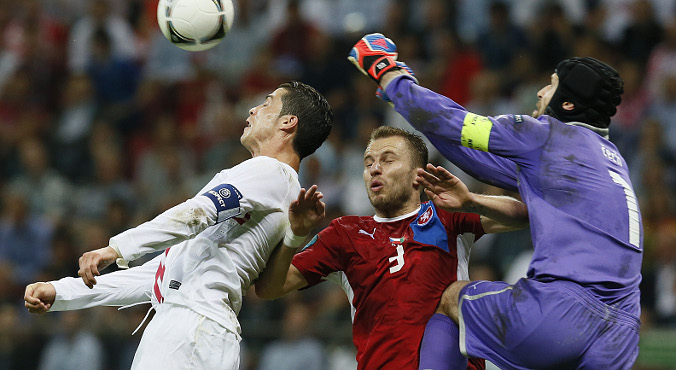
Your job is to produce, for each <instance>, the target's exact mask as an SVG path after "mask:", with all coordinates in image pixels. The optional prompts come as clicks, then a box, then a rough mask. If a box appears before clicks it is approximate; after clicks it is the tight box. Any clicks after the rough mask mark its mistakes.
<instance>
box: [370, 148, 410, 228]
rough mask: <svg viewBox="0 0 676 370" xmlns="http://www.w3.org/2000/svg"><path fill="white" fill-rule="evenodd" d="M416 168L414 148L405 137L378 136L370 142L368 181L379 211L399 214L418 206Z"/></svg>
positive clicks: (374, 204)
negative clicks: (412, 148)
mask: <svg viewBox="0 0 676 370" xmlns="http://www.w3.org/2000/svg"><path fill="white" fill-rule="evenodd" d="M416 170H417V168H416V166H414V165H413V160H412V153H411V149H410V147H409V145H408V143H407V142H406V139H404V138H403V137H400V136H392V137H386V138H381V139H376V140H374V141H372V142H371V144H369V146H368V147H367V148H366V151H365V152H364V184H365V185H366V193H367V194H368V197H369V200H370V201H371V204H372V205H373V207H374V208H375V209H376V214H378V215H379V216H382V217H395V216H399V215H402V214H405V213H408V212H410V211H413V210H414V209H415V207H417V206H418V204H419V203H420V193H419V191H418V186H417V184H416V182H415V175H416ZM412 207H413V208H412ZM411 208H412V209H411Z"/></svg>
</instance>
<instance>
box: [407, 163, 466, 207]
mask: <svg viewBox="0 0 676 370" xmlns="http://www.w3.org/2000/svg"><path fill="white" fill-rule="evenodd" d="M416 181H417V182H418V184H420V185H422V186H423V187H424V188H425V194H427V196H428V197H429V198H430V200H431V201H432V202H434V204H436V205H437V206H439V207H441V208H442V209H445V210H447V211H450V212H459V211H467V210H468V208H469V207H470V206H471V204H472V193H471V192H470V191H469V189H468V188H467V185H465V183H463V182H462V181H460V179H458V178H457V177H455V176H453V175H452V174H451V173H450V172H448V170H446V169H445V168H443V167H441V166H439V167H435V166H433V165H432V164H427V167H426V170H423V169H422V168H419V169H418V176H417V177H416Z"/></svg>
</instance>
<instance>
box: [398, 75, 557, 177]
mask: <svg viewBox="0 0 676 370" xmlns="http://www.w3.org/2000/svg"><path fill="white" fill-rule="evenodd" d="M387 95H388V96H389V97H391V98H392V101H393V102H394V104H395V109H396V111H397V112H399V113H400V114H401V115H402V116H403V117H404V118H405V119H406V120H407V121H408V122H409V123H410V124H411V125H412V126H413V127H415V128H416V129H417V130H419V131H420V132H422V133H423V134H424V135H425V136H427V137H428V138H429V139H430V141H431V142H432V143H433V144H434V145H435V147H436V148H437V149H439V151H440V152H441V153H442V154H444V156H447V158H448V159H450V160H452V161H453V162H454V164H456V165H457V166H458V167H460V168H461V169H462V170H463V171H465V172H467V173H469V174H470V175H472V176H474V177H477V178H479V179H482V181H485V182H488V183H491V184H503V185H504V184H506V185H508V186H509V187H510V188H511V189H514V188H515V187H516V165H528V164H529V163H531V161H532V159H531V155H532V153H533V152H535V151H537V150H538V149H540V148H541V147H542V146H543V145H544V143H545V142H546V140H547V138H548V136H549V124H548V123H547V122H546V118H543V121H542V122H541V121H540V120H537V119H535V118H532V117H530V116H521V115H505V116H498V117H485V116H479V115H477V114H474V113H471V112H468V111H467V110H466V109H465V108H464V107H462V106H461V105H459V104H457V103H455V102H454V101H453V100H451V99H449V98H447V97H445V96H443V95H440V94H437V93H435V92H433V91H431V90H429V89H426V88H424V87H421V86H418V85H417V84H416V83H415V82H414V81H413V80H411V79H409V78H407V77H405V76H402V77H399V78H397V79H395V80H393V81H392V82H391V83H390V84H389V85H388V86H387ZM454 147H455V148H454ZM458 147H465V148H469V149H474V150H476V151H480V152H485V153H483V154H477V153H474V154H473V155H472V154H469V153H470V152H468V151H462V150H458V149H457V148H458ZM492 154H493V155H492ZM496 156H497V157H496Z"/></svg>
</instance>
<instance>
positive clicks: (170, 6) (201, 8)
mask: <svg viewBox="0 0 676 370" xmlns="http://www.w3.org/2000/svg"><path fill="white" fill-rule="evenodd" d="M234 18H235V10H234V8H233V5H232V0H159V3H158V4H157V23H158V24H159V25H160V29H161V30H162V34H164V37H166V38H167V39H168V40H169V41H171V43H172V44H174V45H176V46H178V47H179V48H181V49H185V50H189V51H201V50H207V49H210V48H212V47H214V46H216V45H217V44H218V43H219V42H221V40H222V39H223V38H224V37H225V35H227V34H228V31H230V28H231V27H232V22H233V21H234Z"/></svg>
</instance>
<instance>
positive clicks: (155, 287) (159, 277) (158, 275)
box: [153, 248, 170, 303]
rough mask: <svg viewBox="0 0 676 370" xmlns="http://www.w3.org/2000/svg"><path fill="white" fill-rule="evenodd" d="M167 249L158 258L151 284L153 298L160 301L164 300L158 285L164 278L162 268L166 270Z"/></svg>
mask: <svg viewBox="0 0 676 370" xmlns="http://www.w3.org/2000/svg"><path fill="white" fill-rule="evenodd" d="M169 249H170V248H167V250H166V251H165V252H164V256H162V259H161V260H160V265H159V266H158V267H157V272H155V284H154V285H153V291H154V292H155V298H157V301H158V302H160V303H162V302H164V297H163V296H162V291H160V286H161V285H162V280H163V279H164V270H166V267H165V262H166V261H167V254H169Z"/></svg>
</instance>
